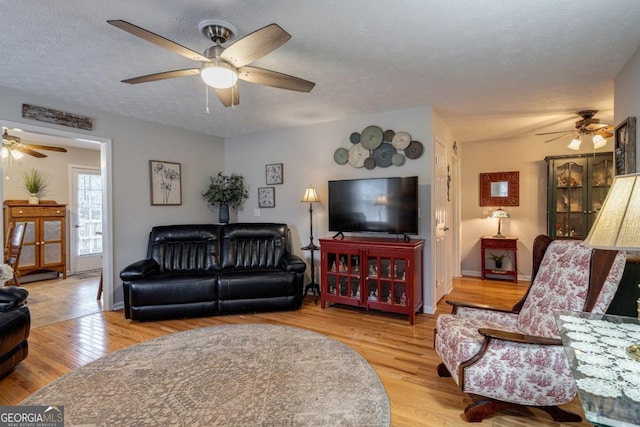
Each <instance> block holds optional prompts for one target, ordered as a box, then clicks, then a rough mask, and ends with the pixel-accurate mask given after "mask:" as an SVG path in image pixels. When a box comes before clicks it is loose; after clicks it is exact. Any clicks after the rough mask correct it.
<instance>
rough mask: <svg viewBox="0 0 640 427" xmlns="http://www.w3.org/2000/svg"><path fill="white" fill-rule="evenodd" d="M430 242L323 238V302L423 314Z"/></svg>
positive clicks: (418, 240) (321, 293) (324, 303)
mask: <svg viewBox="0 0 640 427" xmlns="http://www.w3.org/2000/svg"><path fill="white" fill-rule="evenodd" d="M423 247H424V240H420V239H417V240H411V241H408V242H404V241H402V240H396V239H390V238H374V237H344V238H342V239H332V238H323V239H320V254H321V256H320V287H321V292H320V302H321V306H322V308H325V305H326V303H338V304H345V305H350V306H357V307H364V308H367V309H375V310H381V311H387V312H393V313H400V314H406V315H408V316H409V322H410V323H411V324H412V325H413V323H414V320H415V313H416V312H417V311H420V310H421V309H422V304H423V299H422V270H423V258H422V250H423Z"/></svg>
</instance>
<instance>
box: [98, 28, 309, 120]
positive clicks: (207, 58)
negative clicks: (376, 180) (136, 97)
mask: <svg viewBox="0 0 640 427" xmlns="http://www.w3.org/2000/svg"><path fill="white" fill-rule="evenodd" d="M107 23H109V24H111V25H113V26H114V27H117V28H120V29H121V30H124V31H126V32H128V33H130V34H133V35H134V36H136V37H140V38H142V39H144V40H146V41H148V42H151V43H153V44H156V45H158V46H160V47H163V48H165V49H168V50H170V51H172V52H174V53H177V54H178V55H182V56H184V57H185V58H188V59H191V60H193V61H199V62H200V63H201V64H200V67H199V68H186V69H181V70H173V71H165V72H162V73H156V74H148V75H145V76H140V77H133V78H130V79H126V80H122V82H123V83H130V84H138V83H145V82H152V81H157V80H165V79H171V78H175V77H186V76H193V75H197V74H199V75H200V77H201V78H202V80H203V81H204V82H205V83H206V84H207V85H208V86H211V87H213V88H214V89H215V91H216V94H217V95H218V98H219V99H220V102H222V104H223V105H224V106H225V107H231V106H234V105H238V104H239V103H240V95H239V93H238V85H237V80H238V79H240V80H245V81H248V82H251V83H257V84H261V85H266V86H272V87H276V88H280V89H288V90H295V91H299V92H310V91H311V89H313V87H314V86H315V83H313V82H310V81H307V80H303V79H300V78H298V77H294V76H290V75H287V74H283V73H279V72H277V71H272V70H266V69H264V68H258V67H251V66H249V65H248V64H250V63H252V62H254V61H256V60H258V59H260V58H262V57H263V56H265V55H267V54H268V53H270V52H271V51H273V50H275V49H276V48H278V47H280V46H282V45H283V44H284V43H286V42H287V41H288V40H289V39H290V38H291V35H290V34H289V33H287V32H286V31H285V30H283V29H282V28H281V27H280V26H279V25H278V24H270V25H267V26H266V27H263V28H260V29H259V30H256V31H254V32H253V33H251V34H248V35H246V36H244V37H242V38H241V39H239V40H237V41H235V42H234V43H233V44H231V45H230V46H227V47H226V48H225V47H223V46H222V44H223V43H225V42H227V41H229V40H231V39H232V38H233V37H234V36H235V35H236V34H237V30H236V28H235V27H234V26H233V25H231V24H229V23H228V22H225V21H221V20H218V19H206V20H204V21H202V22H200V23H199V24H198V29H199V31H200V32H201V33H202V34H204V36H205V37H207V38H209V39H211V41H213V42H214V43H215V45H213V46H211V47H210V48H208V49H206V50H205V51H204V55H200V54H199V53H197V52H195V51H193V50H191V49H188V48H186V47H184V46H182V45H180V44H178V43H176V42H173V41H171V40H169V39H166V38H164V37H162V36H159V35H157V34H155V33H152V32H150V31H147V30H145V29H143V28H140V27H138V26H136V25H133V24H131V23H129V22H127V21H123V20H119V19H118V20H110V21H107Z"/></svg>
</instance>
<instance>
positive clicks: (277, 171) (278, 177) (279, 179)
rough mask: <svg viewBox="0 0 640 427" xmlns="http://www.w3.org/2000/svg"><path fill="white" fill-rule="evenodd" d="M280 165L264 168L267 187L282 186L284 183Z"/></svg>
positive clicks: (274, 164) (275, 164) (273, 164)
mask: <svg viewBox="0 0 640 427" xmlns="http://www.w3.org/2000/svg"><path fill="white" fill-rule="evenodd" d="M282 169H283V167H282V163H272V164H270V165H267V166H266V177H267V185H274V184H282V183H283V182H284V175H283V172H284V171H283V170H282Z"/></svg>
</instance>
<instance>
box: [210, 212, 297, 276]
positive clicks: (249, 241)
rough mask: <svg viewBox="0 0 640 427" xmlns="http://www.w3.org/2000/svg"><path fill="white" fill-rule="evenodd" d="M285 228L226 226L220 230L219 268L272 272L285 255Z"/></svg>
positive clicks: (267, 225) (263, 225) (279, 226)
mask: <svg viewBox="0 0 640 427" xmlns="http://www.w3.org/2000/svg"><path fill="white" fill-rule="evenodd" d="M287 230H288V229H287V225H286V224H270V223H242V224H229V225H227V226H225V227H224V229H223V230H222V236H221V238H222V246H223V248H222V260H221V263H222V268H223V269H229V268H259V269H260V268H275V267H278V266H279V265H280V261H281V260H282V257H283V256H284V255H285V254H286V253H287Z"/></svg>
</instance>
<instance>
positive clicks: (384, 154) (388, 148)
mask: <svg viewBox="0 0 640 427" xmlns="http://www.w3.org/2000/svg"><path fill="white" fill-rule="evenodd" d="M394 154H396V149H395V148H393V145H391V144H387V143H384V144H382V145H380V147H378V148H377V149H375V150H373V158H374V160H375V161H376V166H378V167H381V168H387V167H389V166H391V157H392V156H393V155H394Z"/></svg>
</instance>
